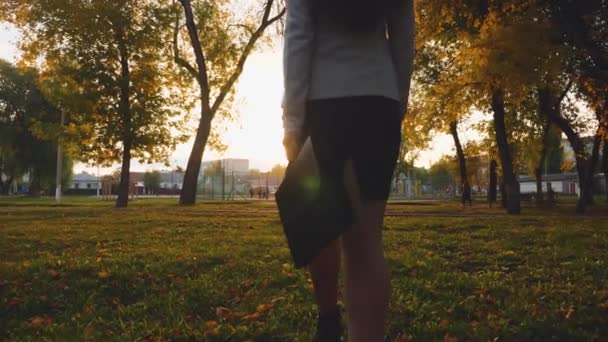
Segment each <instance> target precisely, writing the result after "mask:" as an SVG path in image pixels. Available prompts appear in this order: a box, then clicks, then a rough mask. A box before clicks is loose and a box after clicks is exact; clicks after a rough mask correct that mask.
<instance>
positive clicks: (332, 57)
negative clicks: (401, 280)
mask: <svg viewBox="0 0 608 342" xmlns="http://www.w3.org/2000/svg"><path fill="white" fill-rule="evenodd" d="M413 59H414V5H413V0H376V1H372V0H287V18H286V27H285V45H284V77H285V79H284V83H285V96H284V103H283V110H284V115H283V121H284V128H285V135H284V140H283V144H284V146H285V149H286V152H287V157H288V159H289V160H290V161H292V160H294V159H295V158H296V157H297V155H298V152H299V150H300V148H301V146H302V145H303V143H304V141H305V140H306V138H307V137H308V136H310V137H311V140H312V145H313V150H314V152H315V155H316V158H317V160H318V162H319V168H320V172H321V186H323V184H332V183H333V184H338V183H342V182H343V178H344V169H345V163H346V162H347V161H348V160H352V161H353V166H354V170H355V173H356V178H357V183H358V186H359V189H360V193H361V201H360V202H361V205H360V206H358V207H356V208H355V210H356V213H355V224H354V225H353V226H352V227H351V228H350V229H349V230H348V231H347V233H345V234H344V235H343V236H342V247H343V249H344V256H345V268H346V278H345V287H346V289H345V290H346V291H345V299H346V310H347V313H348V338H349V341H352V342H358V341H365V342H368V341H383V340H384V326H385V321H386V316H387V307H388V302H389V293H390V287H389V278H388V270H387V265H386V261H385V259H384V253H383V249H382V223H383V219H384V210H385V207H386V202H387V199H388V195H389V191H390V188H391V178H392V175H393V170H394V168H395V165H396V160H397V157H398V153H399V145H400V142H401V121H402V120H403V118H404V115H405V112H406V107H407V101H408V96H409V88H410V78H411V73H412V64H413ZM339 266H340V244H339V241H338V240H336V241H334V242H333V243H332V244H331V245H330V247H328V248H327V249H326V250H324V251H323V252H321V254H320V255H319V256H318V257H317V258H316V259H315V260H314V261H313V262H312V264H311V265H310V272H311V274H312V279H313V285H314V293H315V299H316V302H317V305H318V309H319V317H318V326H317V331H316V335H315V339H316V340H317V341H338V340H339V339H340V336H341V335H342V333H343V332H342V328H341V318H340V309H339V307H338V305H337V300H338V272H339Z"/></svg>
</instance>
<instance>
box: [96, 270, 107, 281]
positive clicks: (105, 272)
mask: <svg viewBox="0 0 608 342" xmlns="http://www.w3.org/2000/svg"><path fill="white" fill-rule="evenodd" d="M97 277H98V278H100V279H106V278H108V277H110V272H108V271H101V272H97Z"/></svg>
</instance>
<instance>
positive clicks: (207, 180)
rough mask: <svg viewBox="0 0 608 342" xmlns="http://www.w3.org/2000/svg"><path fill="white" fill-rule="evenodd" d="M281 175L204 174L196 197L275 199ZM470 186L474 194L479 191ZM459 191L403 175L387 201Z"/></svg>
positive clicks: (394, 182) (454, 195)
mask: <svg viewBox="0 0 608 342" xmlns="http://www.w3.org/2000/svg"><path fill="white" fill-rule="evenodd" d="M282 180H283V175H282V174H273V173H270V172H266V173H259V172H237V171H227V172H225V173H222V172H218V173H215V174H206V175H204V176H201V178H200V179H199V188H198V196H199V197H201V198H203V199H206V200H220V201H221V200H227V201H229V200H274V194H275V193H276V191H277V189H278V187H279V185H280V184H281V181H282ZM481 191H482V190H481V189H476V188H473V195H475V194H476V193H477V194H478V195H479V194H481ZM459 194H460V191H459V189H458V187H457V184H456V183H455V182H447V183H445V184H443V183H442V184H433V183H432V182H430V181H429V180H428V179H416V178H415V177H407V176H405V175H403V174H401V175H399V176H397V177H395V178H394V179H393V180H392V183H391V191H390V198H389V199H390V200H452V199H457V197H458V196H459Z"/></svg>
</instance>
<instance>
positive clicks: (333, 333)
mask: <svg viewBox="0 0 608 342" xmlns="http://www.w3.org/2000/svg"><path fill="white" fill-rule="evenodd" d="M342 330H343V329H342V315H341V314H340V310H339V309H338V310H337V311H336V313H332V314H326V315H321V314H319V319H318V321H317V333H316V334H315V337H314V339H313V341H314V342H337V341H340V339H341V338H342V332H343V331H342Z"/></svg>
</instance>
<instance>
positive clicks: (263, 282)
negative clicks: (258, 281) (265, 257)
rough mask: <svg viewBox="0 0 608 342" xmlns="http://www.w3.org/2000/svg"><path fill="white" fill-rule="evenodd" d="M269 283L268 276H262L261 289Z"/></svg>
mask: <svg viewBox="0 0 608 342" xmlns="http://www.w3.org/2000/svg"><path fill="white" fill-rule="evenodd" d="M269 283H270V278H268V277H264V280H262V288H263V289H265V288H267V287H268V284H269Z"/></svg>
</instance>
